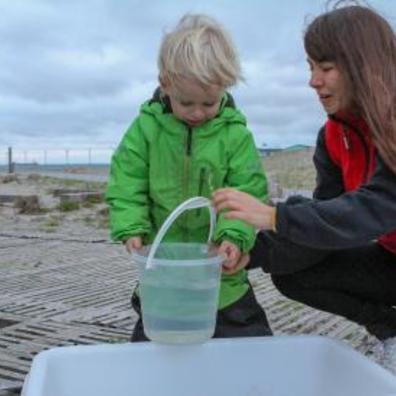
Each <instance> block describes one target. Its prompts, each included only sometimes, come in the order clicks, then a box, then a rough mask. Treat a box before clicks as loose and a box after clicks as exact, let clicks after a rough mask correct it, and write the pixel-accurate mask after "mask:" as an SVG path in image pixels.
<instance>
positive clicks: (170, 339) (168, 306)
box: [132, 197, 224, 344]
mask: <svg viewBox="0 0 396 396" xmlns="http://www.w3.org/2000/svg"><path fill="white" fill-rule="evenodd" d="M209 205H210V201H209V200H208V199H206V198H202V197H196V198H192V199H190V200H188V201H186V202H184V203H183V204H181V205H180V206H179V207H178V208H176V209H175V210H174V211H173V212H172V214H171V215H170V216H169V217H168V219H167V220H166V221H165V222H164V225H163V226H162V227H161V229H160V230H159V232H158V234H157V237H156V239H155V240H154V242H153V244H152V245H149V246H146V247H145V248H143V249H141V250H140V251H138V252H134V253H132V258H133V260H134V261H135V262H136V263H137V264H138V268H139V284H140V287H139V290H140V299H141V306H142V318H143V327H144V332H145V334H146V336H147V337H148V338H150V339H151V340H152V341H156V342H160V343H171V344H192V343H200V342H204V341H206V340H208V339H209V338H211V337H212V336H213V333H214V329H215V325H216V313H217V306H218V295H219V289H220V275H221V264H222V262H223V260H224V258H223V257H222V256H219V255H218V254H217V251H216V249H213V248H211V246H210V244H209V243H208V244H202V243H162V244H161V243H160V242H161V239H162V237H163V236H164V235H165V233H166V231H167V230H168V228H169V227H170V226H171V224H172V223H173V221H174V220H175V219H176V218H177V217H178V216H179V215H180V214H181V213H182V212H184V211H185V210H189V209H193V208H194V209H195V208H198V207H204V206H208V207H209ZM210 213H211V227H210V232H209V240H210V239H211V234H212V232H213V228H214V224H215V214H214V211H213V210H212V209H211V210H210Z"/></svg>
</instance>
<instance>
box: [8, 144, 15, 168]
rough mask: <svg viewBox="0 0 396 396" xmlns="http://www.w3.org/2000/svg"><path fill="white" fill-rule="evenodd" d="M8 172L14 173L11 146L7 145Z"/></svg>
mask: <svg viewBox="0 0 396 396" xmlns="http://www.w3.org/2000/svg"><path fill="white" fill-rule="evenodd" d="M8 173H14V163H13V162H12V147H8Z"/></svg>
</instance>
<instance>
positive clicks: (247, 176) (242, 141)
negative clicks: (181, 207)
mask: <svg viewBox="0 0 396 396" xmlns="http://www.w3.org/2000/svg"><path fill="white" fill-rule="evenodd" d="M230 132H232V133H230V136H231V141H230V142H229V147H231V148H235V149H233V150H232V151H231V152H230V153H229V164H228V173H227V178H226V186H225V187H232V188H236V189H237V190H239V191H244V192H246V193H248V194H251V195H253V196H255V197H256V198H258V199H259V200H261V201H263V202H264V201H266V200H267V179H266V177H265V175H264V170H263V165H262V161H261V158H260V156H259V154H258V151H257V149H256V146H255V144H254V140H253V136H252V134H251V133H250V132H249V131H248V130H247V129H246V127H244V126H240V127H239V128H238V130H233V131H230ZM255 238H256V230H255V229H254V227H252V226H251V225H249V224H247V223H246V222H244V221H241V220H227V219H225V218H224V215H222V214H221V213H220V215H219V216H218V219H217V226H216V230H215V234H214V238H213V239H214V242H215V243H220V242H222V241H223V240H229V241H231V242H233V243H235V244H236V245H238V246H239V248H240V249H241V251H242V252H248V251H249V250H251V249H252V247H253V245H254V241H255Z"/></svg>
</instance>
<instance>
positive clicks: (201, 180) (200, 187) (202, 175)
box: [197, 168, 206, 217]
mask: <svg viewBox="0 0 396 396" xmlns="http://www.w3.org/2000/svg"><path fill="white" fill-rule="evenodd" d="M205 175H206V168H201V170H200V171H199V184H198V196H201V195H202V192H203V187H204V182H205ZM200 214H201V209H197V217H199V215H200Z"/></svg>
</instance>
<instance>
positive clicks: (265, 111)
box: [0, 0, 396, 150]
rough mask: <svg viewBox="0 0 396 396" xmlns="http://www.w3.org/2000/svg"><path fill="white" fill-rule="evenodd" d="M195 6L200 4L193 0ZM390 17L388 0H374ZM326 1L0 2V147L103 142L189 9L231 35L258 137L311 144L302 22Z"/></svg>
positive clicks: (394, 12)
mask: <svg viewBox="0 0 396 396" xmlns="http://www.w3.org/2000/svg"><path fill="white" fill-rule="evenodd" d="M198 4H199V5H198ZM370 4H371V5H372V6H374V7H376V8H377V9H378V10H379V11H381V12H382V13H383V14H384V15H385V16H386V17H388V19H389V20H390V21H391V23H392V25H393V26H395V23H394V21H396V0H371V1H370ZM324 9H325V0H257V1H256V0H245V1H240V0H200V1H183V0H150V1H147V0H145V1H142V0H83V1H80V0H79V1H77V0H0V148H3V147H7V146H13V147H15V148H17V149H21V150H23V149H29V150H30V149H32V148H37V149H49V150H51V149H53V148H69V149H77V148H88V147H93V148H111V147H115V146H116V145H117V144H118V142H119V140H120V138H121V137H122V134H123V133H124V132H125V130H126V128H127V127H128V125H129V124H130V122H131V121H132V119H133V118H134V117H135V116H136V114H137V112H138V108H139V105H140V104H141V103H142V102H143V101H144V100H145V99H147V98H148V97H150V95H151V93H152V91H153V90H154V88H155V87H156V85H157V67H156V58H157V52H158V48H159V44H160V41H161V38H162V36H163V34H164V32H165V31H167V30H169V29H170V28H172V27H173V26H174V25H175V23H176V22H177V20H178V19H179V18H180V17H181V16H182V15H183V14H184V13H186V12H190V13H195V12H203V13H208V14H210V15H212V16H214V17H215V18H217V19H218V20H219V21H220V22H221V23H222V24H223V25H224V26H225V27H226V28H227V29H228V31H229V32H230V33H231V35H232V36H233V39H234V42H235V44H236V47H237V49H238V51H239V54H240V57H241V60H242V66H243V70H244V75H245V78H246V83H243V84H240V85H239V86H238V87H236V88H234V89H233V91H232V93H233V95H234V96H235V99H236V102H237V104H238V105H239V107H240V108H241V109H242V110H243V111H244V113H245V114H246V115H247V117H248V121H249V127H250V129H251V130H252V132H253V133H254V136H255V140H256V144H257V146H262V145H266V146H268V147H286V146H289V145H292V144H297V143H302V144H314V142H315V136H316V133H317V130H318V128H319V127H320V125H321V123H322V122H323V120H324V114H323V112H322V111H321V109H320V107H319V104H318V103H317V101H316V99H315V96H314V93H313V92H312V91H311V90H310V89H309V87H308V85H307V81H308V68H307V65H306V61H305V55H304V52H303V48H302V32H303V29H304V26H305V23H306V22H305V21H306V20H310V18H311V19H312V17H313V16H315V15H317V14H318V13H319V12H321V11H323V10H324Z"/></svg>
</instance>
